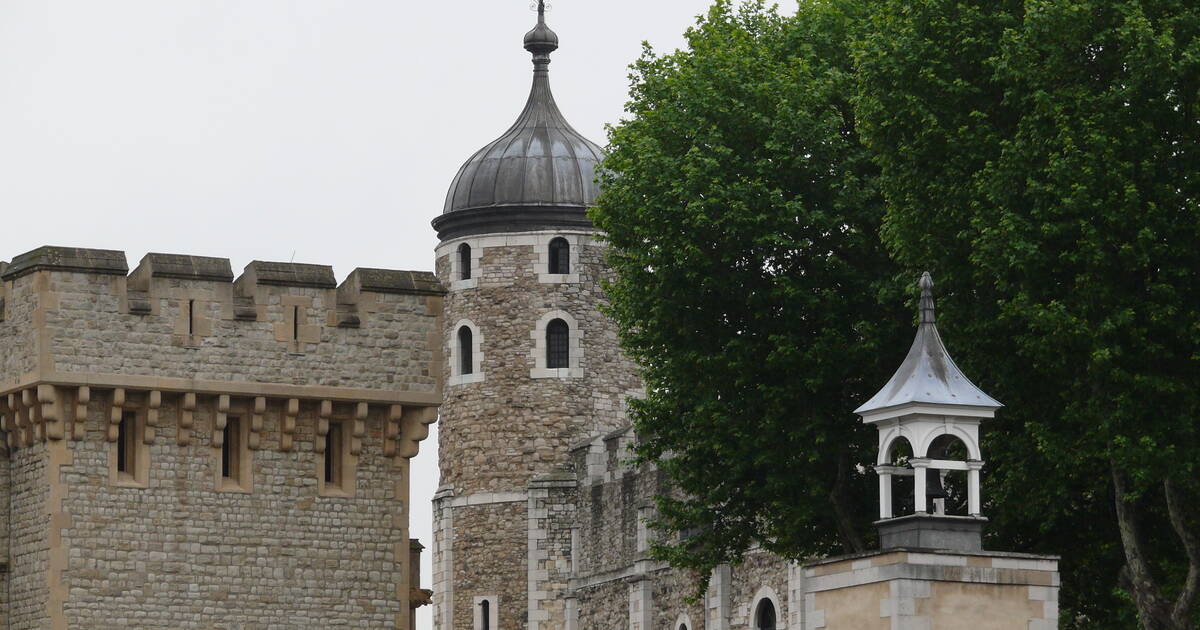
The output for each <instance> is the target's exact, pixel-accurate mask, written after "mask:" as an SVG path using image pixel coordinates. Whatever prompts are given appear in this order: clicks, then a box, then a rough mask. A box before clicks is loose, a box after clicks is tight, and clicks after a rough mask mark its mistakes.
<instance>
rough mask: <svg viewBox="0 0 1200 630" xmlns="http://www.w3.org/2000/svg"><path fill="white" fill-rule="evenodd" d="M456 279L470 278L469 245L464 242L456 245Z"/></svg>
mask: <svg viewBox="0 0 1200 630" xmlns="http://www.w3.org/2000/svg"><path fill="white" fill-rule="evenodd" d="M458 279H459V280H470V279H471V246H470V245H467V244H466V243H463V244H462V245H459V246H458Z"/></svg>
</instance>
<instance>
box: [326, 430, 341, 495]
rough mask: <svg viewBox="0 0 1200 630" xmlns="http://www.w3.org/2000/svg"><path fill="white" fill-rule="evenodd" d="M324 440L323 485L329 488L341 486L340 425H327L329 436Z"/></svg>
mask: <svg viewBox="0 0 1200 630" xmlns="http://www.w3.org/2000/svg"><path fill="white" fill-rule="evenodd" d="M325 439H326V441H325V483H326V484H327V485H331V486H341V485H342V425H341V423H340V422H331V423H329V435H327V436H326V438H325Z"/></svg>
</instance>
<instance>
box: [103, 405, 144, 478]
mask: <svg viewBox="0 0 1200 630" xmlns="http://www.w3.org/2000/svg"><path fill="white" fill-rule="evenodd" d="M121 427H124V430H122V428H121ZM122 453H124V459H125V469H124V470H122V468H121V466H120V460H121V456H122ZM108 475H109V483H111V484H112V485H114V486H119V487H124V488H146V487H148V486H149V485H150V447H149V446H148V445H147V444H146V415H145V411H144V410H134V409H125V410H123V411H122V412H121V422H120V423H119V424H118V429H117V439H116V440H114V441H113V442H111V443H110V444H109V450H108Z"/></svg>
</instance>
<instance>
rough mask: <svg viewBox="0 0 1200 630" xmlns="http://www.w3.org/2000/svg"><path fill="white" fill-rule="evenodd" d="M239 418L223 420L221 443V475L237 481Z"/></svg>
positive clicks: (239, 459) (238, 476) (239, 436)
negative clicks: (223, 431)
mask: <svg viewBox="0 0 1200 630" xmlns="http://www.w3.org/2000/svg"><path fill="white" fill-rule="evenodd" d="M240 424H241V420H240V419H239V418H229V419H228V420H226V421H225V439H224V440H223V441H222V443H221V477H222V478H224V479H228V480H230V481H234V482H237V481H238V480H239V479H240V475H239V473H240V472H241V470H240V469H241V458H240V457H239V455H240V454H241V446H242V444H241V441H242V433H241V431H239V430H238V429H239V428H240V426H239V425H240Z"/></svg>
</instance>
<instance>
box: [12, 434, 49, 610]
mask: <svg viewBox="0 0 1200 630" xmlns="http://www.w3.org/2000/svg"><path fill="white" fill-rule="evenodd" d="M46 465H47V456H46V447H45V445H44V444H37V445H34V446H32V447H30V448H26V449H20V450H18V451H16V452H14V453H13V454H12V456H11V459H10V466H11V474H12V486H11V487H12V490H11V502H10V506H11V507H10V509H11V526H10V527H11V528H10V538H9V543H8V545H9V557H10V560H9V561H10V563H11V564H10V568H9V573H8V585H9V591H8V598H9V602H8V604H9V608H8V609H7V616H8V622H9V627H10V628H11V629H12V630H41V629H42V628H44V627H46V624H47V623H48V622H49V616H48V615H47V609H46V601H47V598H48V597H49V589H48V582H47V580H46V570H47V568H48V567H49V539H48V533H49V529H50V518H49V511H48V510H47V503H46V502H47V499H48V496H49V493H50V484H49V480H48V478H47V473H46V468H47V466H46Z"/></svg>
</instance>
